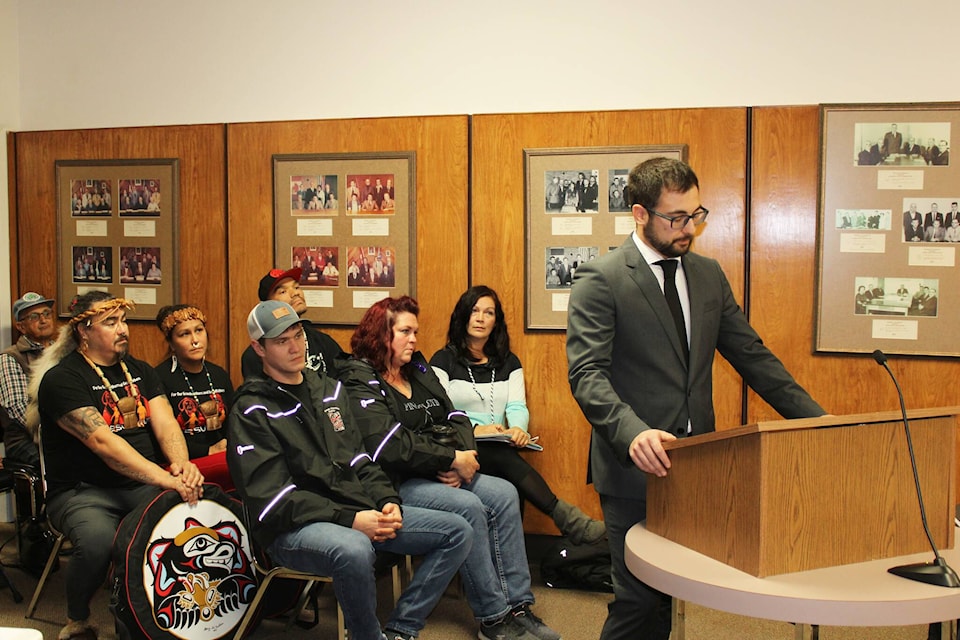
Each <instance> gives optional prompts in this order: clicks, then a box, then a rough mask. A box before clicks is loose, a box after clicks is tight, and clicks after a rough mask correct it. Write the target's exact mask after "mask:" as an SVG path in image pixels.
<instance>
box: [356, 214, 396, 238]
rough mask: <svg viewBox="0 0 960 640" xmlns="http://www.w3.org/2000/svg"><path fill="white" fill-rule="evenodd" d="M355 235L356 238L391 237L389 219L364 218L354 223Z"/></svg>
mask: <svg viewBox="0 0 960 640" xmlns="http://www.w3.org/2000/svg"><path fill="white" fill-rule="evenodd" d="M353 235H355V236H389V235H390V219H389V218H362V219H355V220H354V221H353Z"/></svg>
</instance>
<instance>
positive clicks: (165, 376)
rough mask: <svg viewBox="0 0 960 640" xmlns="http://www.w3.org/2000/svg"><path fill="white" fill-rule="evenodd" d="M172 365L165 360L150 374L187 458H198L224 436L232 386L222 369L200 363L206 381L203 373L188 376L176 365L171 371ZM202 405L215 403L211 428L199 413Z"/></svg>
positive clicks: (201, 413)
mask: <svg viewBox="0 0 960 640" xmlns="http://www.w3.org/2000/svg"><path fill="white" fill-rule="evenodd" d="M172 365H173V363H172V360H171V359H170V358H167V359H166V360H164V361H163V362H161V363H160V364H158V365H157V366H156V367H154V371H156V373H157V377H159V378H160V382H161V384H163V388H164V390H165V391H166V393H167V399H168V400H169V401H170V407H171V408H172V409H173V416H174V417H175V418H176V419H177V423H178V424H179V425H180V429H181V430H182V431H183V435H184V438H185V439H186V441H187V453H188V454H189V455H190V458H191V459H194V458H202V457H204V456H206V455H208V453H209V451H210V446H211V445H213V444H216V443H217V442H219V441H220V440H222V439H223V438H226V437H227V433H226V431H223V428H224V427H225V426H226V420H227V414H228V413H229V412H230V406H231V405H232V404H233V384H232V383H231V382H230V376H229V375H228V374H227V372H226V371H224V370H223V368H221V367H218V366H217V365H215V364H213V363H210V362H205V363H204V367H206V370H207V372H209V374H210V378H209V379H207V373H205V372H204V371H199V372H197V373H189V372H187V371H184V370H183V367H181V366H179V365H177V366H176V367H175V368H174V367H173V366H172ZM171 369H173V370H172V371H171ZM191 387H192V390H191ZM205 402H211V403H214V404H215V407H216V411H217V420H216V424H215V425H210V424H208V422H207V417H206V416H205V415H204V412H203V411H201V408H202V405H203V404H204V403H205Z"/></svg>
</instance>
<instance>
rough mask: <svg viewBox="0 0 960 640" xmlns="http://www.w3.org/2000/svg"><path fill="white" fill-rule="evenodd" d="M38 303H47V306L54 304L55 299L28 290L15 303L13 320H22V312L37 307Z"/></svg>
mask: <svg viewBox="0 0 960 640" xmlns="http://www.w3.org/2000/svg"><path fill="white" fill-rule="evenodd" d="M38 304H42V305H45V306H47V307H52V306H53V300H51V299H50V298H44V297H43V296H42V295H40V294H39V293H34V292H33V291H28V292H26V293H25V294H23V296H22V297H21V298H20V299H19V300H17V301H16V302H14V303H13V320H14V322H16V321H18V320H20V314H21V313H23V312H24V310H26V309H29V308H30V307H35V306H37V305H38Z"/></svg>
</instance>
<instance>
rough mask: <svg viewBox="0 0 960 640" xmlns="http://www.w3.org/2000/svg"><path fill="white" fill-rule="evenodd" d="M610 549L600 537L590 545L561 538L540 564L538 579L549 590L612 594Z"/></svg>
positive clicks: (549, 549) (605, 539) (604, 538)
mask: <svg viewBox="0 0 960 640" xmlns="http://www.w3.org/2000/svg"><path fill="white" fill-rule="evenodd" d="M610 571H611V570H610V545H609V544H608V543H607V538H606V537H603V538H601V539H600V540H599V541H597V542H593V543H590V544H586V543H581V544H574V543H572V542H570V541H569V540H568V539H566V538H560V539H559V540H557V541H556V542H554V543H553V544H552V545H550V547H549V548H548V549H547V552H546V553H545V554H544V555H543V559H542V560H541V561H540V577H541V578H542V579H543V581H544V583H546V585H547V586H548V587H553V588H555V589H580V590H582V591H602V592H606V593H613V578H612V577H611V573H610Z"/></svg>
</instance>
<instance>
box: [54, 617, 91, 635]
mask: <svg viewBox="0 0 960 640" xmlns="http://www.w3.org/2000/svg"><path fill="white" fill-rule="evenodd" d="M57 640H97V630H96V629H94V628H93V627H92V626H91V625H90V623H89V622H88V621H86V620H70V621H69V622H68V623H67V626H65V627H64V628H63V629H60V634H59V635H58V636H57Z"/></svg>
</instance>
